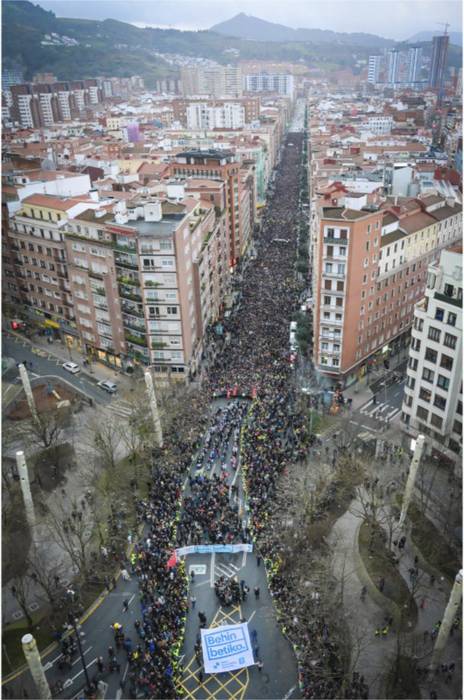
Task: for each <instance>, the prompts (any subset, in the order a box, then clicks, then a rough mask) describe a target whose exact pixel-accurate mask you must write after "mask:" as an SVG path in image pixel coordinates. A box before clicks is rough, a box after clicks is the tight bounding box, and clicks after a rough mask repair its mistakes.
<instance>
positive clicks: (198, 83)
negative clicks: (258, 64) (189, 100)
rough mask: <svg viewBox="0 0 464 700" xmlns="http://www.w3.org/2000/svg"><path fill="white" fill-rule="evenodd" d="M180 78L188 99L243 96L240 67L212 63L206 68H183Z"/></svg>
mask: <svg viewBox="0 0 464 700" xmlns="http://www.w3.org/2000/svg"><path fill="white" fill-rule="evenodd" d="M180 76H181V83H182V94H183V95H184V96H186V97H188V96H192V95H209V96H211V97H240V96H241V94H242V76H241V71H240V66H236V65H227V66H222V65H220V64H219V63H216V64H215V63H212V62H211V63H209V64H208V65H205V66H183V67H182V68H181V71H180Z"/></svg>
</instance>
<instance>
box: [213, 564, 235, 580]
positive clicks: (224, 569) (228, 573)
mask: <svg viewBox="0 0 464 700" xmlns="http://www.w3.org/2000/svg"><path fill="white" fill-rule="evenodd" d="M215 568H216V569H217V571H219V573H220V574H221V575H222V576H225V577H226V578H231V577H232V576H235V574H236V571H233V570H231V569H229V567H228V566H226V564H216V567H215Z"/></svg>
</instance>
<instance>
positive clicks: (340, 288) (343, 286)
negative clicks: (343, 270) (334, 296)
mask: <svg viewBox="0 0 464 700" xmlns="http://www.w3.org/2000/svg"><path fill="white" fill-rule="evenodd" d="M344 288H345V285H344V284H343V282H337V292H343V290H344Z"/></svg>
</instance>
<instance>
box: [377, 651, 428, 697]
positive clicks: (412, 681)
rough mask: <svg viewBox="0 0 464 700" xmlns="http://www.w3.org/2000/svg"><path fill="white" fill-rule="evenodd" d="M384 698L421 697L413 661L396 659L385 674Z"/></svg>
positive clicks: (403, 658)
mask: <svg viewBox="0 0 464 700" xmlns="http://www.w3.org/2000/svg"><path fill="white" fill-rule="evenodd" d="M385 697H386V698H395V700H408V699H409V698H420V697H421V691H420V688H419V684H418V682H417V674H416V663H415V661H413V660H412V659H410V658H409V657H407V656H397V657H396V659H395V661H394V662H393V665H392V667H391V669H390V671H389V672H388V674H387V678H386V683H385Z"/></svg>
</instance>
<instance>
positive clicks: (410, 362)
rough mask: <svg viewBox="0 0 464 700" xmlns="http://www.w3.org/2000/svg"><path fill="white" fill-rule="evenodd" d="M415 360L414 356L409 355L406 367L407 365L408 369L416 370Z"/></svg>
mask: <svg viewBox="0 0 464 700" xmlns="http://www.w3.org/2000/svg"><path fill="white" fill-rule="evenodd" d="M417 362H418V361H417V360H416V359H415V358H413V357H410V358H409V363H408V367H409V368H410V369H412V370H414V371H416V370H417Z"/></svg>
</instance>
